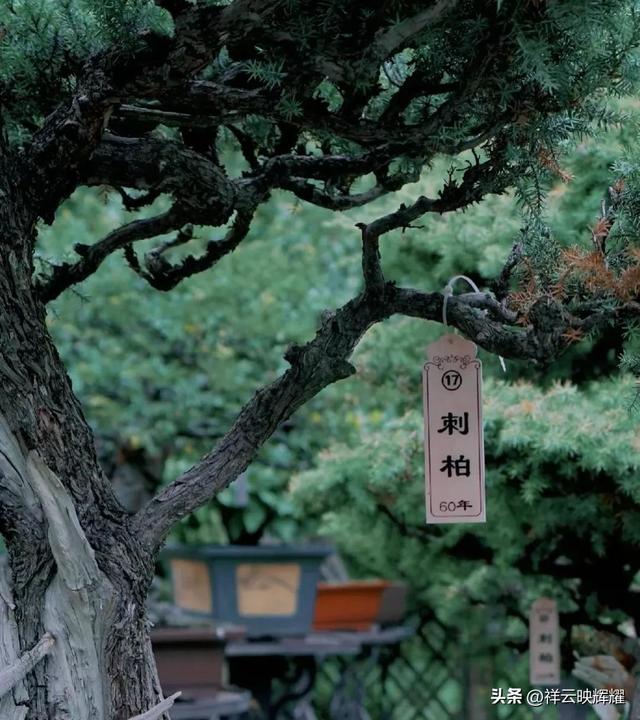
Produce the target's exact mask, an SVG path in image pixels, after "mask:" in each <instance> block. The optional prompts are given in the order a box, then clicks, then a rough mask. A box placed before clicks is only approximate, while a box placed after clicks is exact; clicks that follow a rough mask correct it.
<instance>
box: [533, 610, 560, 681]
mask: <svg viewBox="0 0 640 720" xmlns="http://www.w3.org/2000/svg"><path fill="white" fill-rule="evenodd" d="M529 680H530V681H531V684H532V685H559V684H560V626H559V623H558V607H557V605H556V602H555V600H551V599H550V598H540V599H539V600H536V601H535V602H534V603H533V605H532V606H531V611H530V613H529Z"/></svg>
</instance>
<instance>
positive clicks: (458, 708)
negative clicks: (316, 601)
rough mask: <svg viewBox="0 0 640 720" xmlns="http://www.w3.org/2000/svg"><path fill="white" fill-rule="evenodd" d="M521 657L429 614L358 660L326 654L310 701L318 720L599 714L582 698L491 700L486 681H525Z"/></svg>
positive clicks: (588, 719) (573, 719) (524, 684)
mask: <svg viewBox="0 0 640 720" xmlns="http://www.w3.org/2000/svg"><path fill="white" fill-rule="evenodd" d="M527 676H528V667H527V663H526V658H523V657H522V656H521V655H520V654H519V653H517V652H515V651H510V650H508V649H505V648H502V649H500V650H497V651H494V652H491V653H490V652H488V651H487V650H486V648H485V649H483V650H480V651H479V650H478V648H477V647H473V646H469V644H465V643H464V642H463V641H462V640H461V638H460V637H459V636H458V633H457V632H456V630H455V629H454V628H449V627H445V626H444V625H442V624H441V623H440V622H438V620H436V619H435V618H434V617H429V618H424V619H422V620H421V621H419V622H416V632H415V635H414V636H413V637H412V638H411V639H409V640H406V641H405V642H403V643H402V644H401V645H399V646H397V647H394V648H378V649H373V650H372V651H371V653H370V654H369V655H368V656H367V657H365V658H363V659H361V660H360V661H359V662H358V663H355V664H354V663H353V661H346V660H339V659H335V658H333V659H329V660H327V661H325V662H324V663H323V664H322V666H321V669H320V676H319V678H318V682H317V684H316V688H317V691H316V697H315V701H314V705H315V707H316V713H317V715H318V717H319V718H321V719H322V720H329V718H331V720H530V719H531V718H540V720H597V716H596V715H595V713H593V711H592V710H591V709H590V708H588V707H585V706H566V707H565V706H563V707H562V709H561V710H560V709H559V707H553V706H546V707H542V708H531V707H529V706H528V705H526V704H509V705H506V704H504V705H503V704H497V705H493V704H492V703H491V689H492V688H503V689H504V690H505V692H506V689H507V688H509V687H513V688H522V689H523V691H524V694H525V695H526V692H527V690H528V689H529V685H528V677H527Z"/></svg>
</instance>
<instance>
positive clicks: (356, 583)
mask: <svg viewBox="0 0 640 720" xmlns="http://www.w3.org/2000/svg"><path fill="white" fill-rule="evenodd" d="M389 585H391V583H390V582H389V581H388V580H352V581H349V582H343V583H318V595H317V597H316V610H315V615H314V618H313V628H314V630H370V629H371V628H372V627H373V625H374V624H375V623H376V622H377V619H378V613H379V612H380V607H381V603H382V594H383V592H384V591H385V589H386V588H388V587H389Z"/></svg>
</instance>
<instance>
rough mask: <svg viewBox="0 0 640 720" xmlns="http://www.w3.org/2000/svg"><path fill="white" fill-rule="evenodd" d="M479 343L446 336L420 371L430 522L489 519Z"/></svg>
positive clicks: (433, 345)
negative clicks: (486, 497) (487, 516)
mask: <svg viewBox="0 0 640 720" xmlns="http://www.w3.org/2000/svg"><path fill="white" fill-rule="evenodd" d="M476 353H477V350H476V346H475V344H474V343H472V342H471V341H469V340H465V339H464V338H462V337H460V336H459V335H444V336H443V337H441V338H439V339H438V340H436V342H434V343H431V344H430V345H429V346H427V359H428V362H427V363H426V364H425V365H424V368H423V372H422V380H423V397H424V448H425V477H426V500H427V523H479V522H485V520H486V511H485V492H484V441H483V434H482V363H481V362H480V360H478V359H477V358H476Z"/></svg>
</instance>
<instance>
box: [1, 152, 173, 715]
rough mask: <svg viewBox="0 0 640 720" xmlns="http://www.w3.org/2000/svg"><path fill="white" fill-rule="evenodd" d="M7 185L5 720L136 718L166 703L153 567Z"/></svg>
mask: <svg viewBox="0 0 640 720" xmlns="http://www.w3.org/2000/svg"><path fill="white" fill-rule="evenodd" d="M0 165H1V163H0ZM10 177H11V174H10V172H7V168H2V167H0V183H4V185H1V184H0V195H1V196H2V200H3V202H2V203H0V532H2V535H3V536H4V538H5V540H6V545H7V550H8V566H6V567H4V568H3V569H2V576H1V577H0V692H1V691H2V690H3V687H2V686H3V680H2V678H3V675H2V671H3V670H7V674H6V675H5V676H4V679H5V685H6V686H5V687H4V695H3V697H2V698H0V717H2V718H3V720H129V718H131V717H133V716H135V715H137V714H140V713H143V712H146V711H147V710H149V709H150V708H151V707H152V706H153V705H155V704H156V703H157V702H158V700H159V698H160V689H159V685H158V679H157V674H156V671H155V665H154V662H153V656H152V653H151V646H150V642H149V635H148V628H147V626H146V620H145V606H144V600H145V596H146V592H147V589H148V586H149V584H150V581H151V578H152V574H153V557H152V555H151V554H150V553H149V552H148V551H145V550H144V549H143V548H142V547H141V545H140V543H139V542H138V541H137V539H136V537H135V536H134V534H133V533H132V532H131V530H130V528H129V526H128V519H129V516H128V515H127V514H126V513H124V512H123V511H122V509H121V508H120V507H119V505H118V504H117V502H116V500H115V499H114V497H113V493H112V491H111V488H110V485H109V483H108V481H107V480H106V478H105V477H104V475H103V474H102V472H101V470H100V468H99V466H98V462H97V459H96V454H95V451H94V443H93V437H92V434H91V431H90V429H89V427H88V425H87V423H86V421H85V419H84V417H83V414H82V411H81V408H80V405H79V403H78V401H77V400H76V398H75V397H74V395H73V391H72V388H71V383H70V381H69V378H68V376H67V374H66V372H65V370H64V367H63V365H62V363H61V361H60V358H59V357H58V354H57V352H56V349H55V347H54V345H53V343H52V341H51V338H50V337H49V335H48V332H47V328H46V324H45V311H44V307H43V306H42V304H41V302H40V301H39V300H38V299H37V298H36V296H35V293H34V291H33V285H32V278H31V274H32V264H31V257H32V252H33V241H34V234H35V231H34V228H33V225H32V223H31V220H30V219H29V214H28V212H27V211H26V210H23V207H24V206H23V204H22V203H21V202H20V199H19V198H17V197H16V196H15V192H14V189H13V188H12V187H11V185H10V182H9V180H8V178H10ZM47 633H48V634H49V635H47ZM50 636H51V637H52V638H53V639H51V637H50ZM30 650H33V652H32V653H31V654H30V655H28V656H25V657H23V658H22V659H20V657H21V656H22V655H23V654H24V653H25V652H27V651H30ZM12 666H13V667H12ZM25 673H26V674H25ZM22 675H24V678H23V679H21V676H22Z"/></svg>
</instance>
